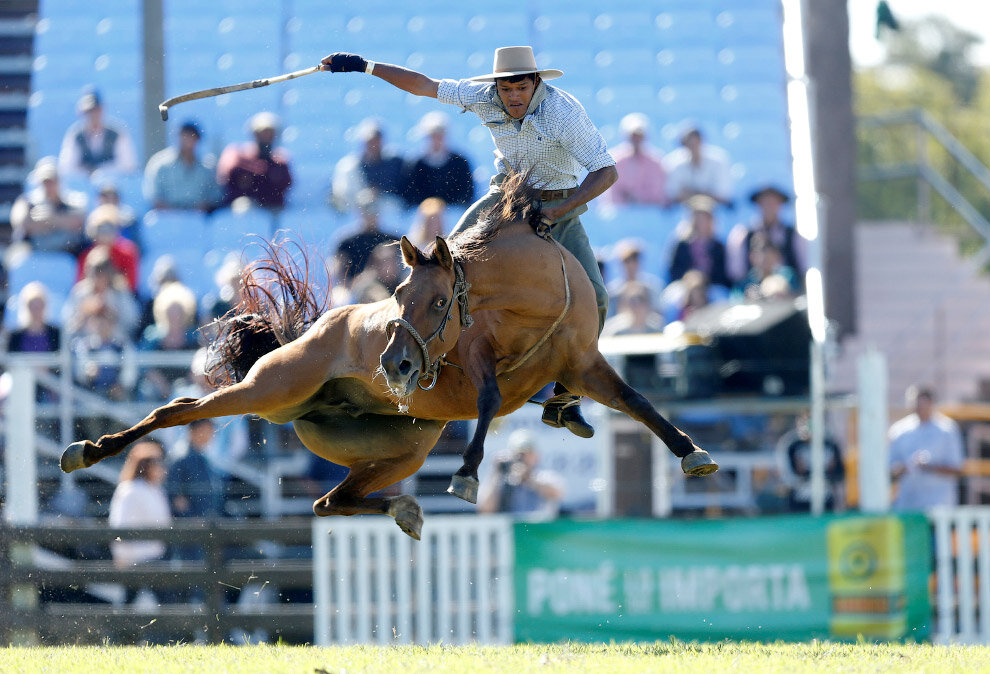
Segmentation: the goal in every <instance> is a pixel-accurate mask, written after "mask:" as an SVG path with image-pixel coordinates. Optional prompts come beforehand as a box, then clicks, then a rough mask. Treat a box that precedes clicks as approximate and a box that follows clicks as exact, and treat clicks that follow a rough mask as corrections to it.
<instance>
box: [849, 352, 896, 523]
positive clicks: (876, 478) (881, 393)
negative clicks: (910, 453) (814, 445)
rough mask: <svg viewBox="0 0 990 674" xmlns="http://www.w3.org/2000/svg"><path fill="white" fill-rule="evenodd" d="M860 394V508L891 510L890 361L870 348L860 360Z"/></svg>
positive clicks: (858, 384) (868, 510)
mask: <svg viewBox="0 0 990 674" xmlns="http://www.w3.org/2000/svg"><path fill="white" fill-rule="evenodd" d="M857 375H858V377H857V378H858V382H857V392H858V396H859V439H858V441H859V509H860V511H861V512H868V513H882V512H887V511H888V510H889V509H890V466H889V465H888V463H889V461H888V454H889V449H888V447H887V423H888V420H887V361H886V359H885V358H884V356H883V354H882V353H880V352H879V351H877V350H876V349H870V350H869V351H867V352H866V353H864V354H863V355H862V356H860V358H859V361H858V362H857Z"/></svg>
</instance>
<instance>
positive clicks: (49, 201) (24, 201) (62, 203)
mask: <svg viewBox="0 0 990 674" xmlns="http://www.w3.org/2000/svg"><path fill="white" fill-rule="evenodd" d="M30 181H31V182H32V183H34V184H36V185H37V186H36V187H34V188H33V189H31V190H29V191H27V192H25V193H24V194H22V195H21V196H19V197H17V199H16V200H15V201H14V205H13V206H12V207H11V209H10V224H11V228H12V230H13V234H12V236H13V240H14V241H15V242H16V241H26V242H27V243H28V244H30V246H31V248H32V249H34V250H43V251H65V252H68V253H72V254H73V255H77V254H78V253H79V251H80V249H81V248H82V245H83V225H84V223H85V222H86V207H87V201H88V199H87V197H86V195H85V194H83V193H82V192H76V191H73V190H68V189H63V188H62V185H61V182H60V180H59V173H58V169H57V167H56V165H55V158H54V157H43V158H42V159H39V160H38V163H37V164H35V167H34V170H33V171H32V172H31V176H30Z"/></svg>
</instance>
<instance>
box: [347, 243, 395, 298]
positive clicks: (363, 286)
mask: <svg viewBox="0 0 990 674" xmlns="http://www.w3.org/2000/svg"><path fill="white" fill-rule="evenodd" d="M399 255H400V253H399V247H398V246H395V245H393V244H390V243H383V244H379V245H377V246H375V249H374V250H372V251H371V256H370V257H369V258H368V263H367V264H366V265H365V268H364V271H362V272H361V273H360V274H358V275H357V276H355V277H354V281H353V282H352V283H351V296H352V299H353V301H354V302H355V303H357V304H369V303H371V302H378V301H379V300H384V299H388V298H389V297H391V296H392V293H394V292H395V288H396V287H397V286H398V285H399V282H400V281H401V280H402V266H401V264H400V262H399Z"/></svg>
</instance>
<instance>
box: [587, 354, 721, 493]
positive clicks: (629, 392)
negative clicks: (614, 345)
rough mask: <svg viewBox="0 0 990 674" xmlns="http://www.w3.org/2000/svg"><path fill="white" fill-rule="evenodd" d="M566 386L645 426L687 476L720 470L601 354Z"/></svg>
mask: <svg viewBox="0 0 990 674" xmlns="http://www.w3.org/2000/svg"><path fill="white" fill-rule="evenodd" d="M567 386H568V388H570V389H571V390H572V391H575V392H581V393H583V394H585V395H587V396H588V397H590V398H592V399H593V400H595V401H597V402H599V403H601V404H603V405H607V406H608V407H611V408H612V409H614V410H618V411H619V412H622V413H624V414H626V415H628V416H630V417H632V418H633V419H635V420H636V421H639V422H640V423H642V424H644V425H645V426H646V427H647V428H649V429H650V430H651V431H653V433H654V434H656V436H657V437H659V438H660V439H661V440H663V442H664V444H665V445H667V448H668V449H670V451H671V452H673V454H674V455H675V456H678V457H680V459H681V468H682V469H683V471H684V472H685V473H686V474H688V475H709V474H711V473H714V472H715V471H716V470H718V464H717V463H716V462H715V461H714V459H712V457H711V456H710V455H709V454H708V452H706V451H705V450H703V449H701V448H699V447H698V446H697V445H695V444H694V442H693V441H692V440H691V438H690V437H688V435H687V433H685V432H684V431H682V430H681V429H679V428H677V427H676V426H674V425H673V424H672V423H670V422H669V421H667V419H665V418H664V417H663V415H661V414H660V413H659V412H657V410H656V408H654V407H653V405H651V404H650V401H649V400H647V399H646V398H645V397H644V396H643V395H642V394H640V393H638V392H637V391H636V390H635V389H633V388H632V387H631V386H629V385H628V384H627V383H626V382H624V381H622V378H621V377H620V376H619V375H618V374H616V372H615V370H613V369H612V366H611V365H609V364H608V363H607V362H606V361H605V358H604V357H603V356H602V355H601V354H598V355H597V357H596V358H594V359H593V361H592V362H591V364H590V365H589V366H588V367H587V368H586V369H585V370H584V371H583V372H581V373H579V374H578V375H577V376H576V377H575V378H574V379H568V381H567Z"/></svg>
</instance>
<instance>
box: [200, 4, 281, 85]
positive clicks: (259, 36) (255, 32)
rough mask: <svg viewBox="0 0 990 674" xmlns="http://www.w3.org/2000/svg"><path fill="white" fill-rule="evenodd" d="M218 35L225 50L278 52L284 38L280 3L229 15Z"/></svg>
mask: <svg viewBox="0 0 990 674" xmlns="http://www.w3.org/2000/svg"><path fill="white" fill-rule="evenodd" d="M215 39H216V40H217V44H218V45H219V46H220V47H221V48H222V49H223V50H224V51H231V52H235V53H241V54H258V53H264V54H272V55H277V54H278V50H279V47H280V44H281V40H282V21H281V17H280V16H279V6H278V3H268V4H267V5H265V9H260V8H259V9H258V10H256V11H254V12H247V11H245V10H244V9H238V10H237V11H236V12H234V13H231V14H230V15H228V16H225V17H224V18H222V19H221V20H220V22H219V23H218V24H217V32H216V35H215ZM272 74H275V73H272Z"/></svg>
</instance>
